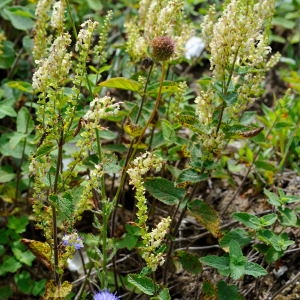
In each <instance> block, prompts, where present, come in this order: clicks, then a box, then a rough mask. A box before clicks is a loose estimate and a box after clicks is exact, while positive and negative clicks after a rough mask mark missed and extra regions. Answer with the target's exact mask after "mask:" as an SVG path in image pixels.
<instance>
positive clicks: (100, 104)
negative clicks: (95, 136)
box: [83, 96, 120, 129]
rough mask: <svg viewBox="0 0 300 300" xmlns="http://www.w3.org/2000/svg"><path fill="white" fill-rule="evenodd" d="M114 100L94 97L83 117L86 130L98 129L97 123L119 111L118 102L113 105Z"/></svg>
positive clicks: (105, 97) (106, 97)
mask: <svg viewBox="0 0 300 300" xmlns="http://www.w3.org/2000/svg"><path fill="white" fill-rule="evenodd" d="M114 101H115V99H114V98H111V97H108V96H104V97H102V98H99V97H96V98H95V99H94V100H93V101H91V103H90V109H89V110H88V111H87V113H86V114H85V115H84V117H83V119H84V120H85V121H86V127H87V128H93V129H96V128H99V121H100V120H101V119H103V118H105V117H108V116H112V115H115V114H116V113H117V112H118V111H119V109H120V102H118V103H114Z"/></svg>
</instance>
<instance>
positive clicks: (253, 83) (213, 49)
mask: <svg viewBox="0 0 300 300" xmlns="http://www.w3.org/2000/svg"><path fill="white" fill-rule="evenodd" d="M274 2H275V1H274V0H258V1H248V0H231V1H229V2H226V3H225V7H224V10H223V12H222V15H221V16H220V17H219V18H217V14H216V10H215V7H214V6H212V8H211V9H210V11H209V13H208V14H207V16H206V17H205V18H204V21H203V24H202V33H203V39H204V40H205V42H206V45H207V50H208V51H209V52H210V53H211V56H210V64H211V69H212V73H213V81H212V84H211V87H209V89H208V91H207V92H205V93H202V94H201V95H200V96H199V97H198V98H197V100H196V103H197V113H198V115H199V118H200V119H204V123H206V124H207V123H208V122H209V119H211V112H213V111H214V107H217V105H219V104H220V102H222V105H224V107H226V108H225V110H224V111H225V114H224V115H227V116H229V117H230V118H231V119H233V118H237V117H239V116H240V114H241V112H242V111H244V110H245V109H246V108H247V107H248V105H249V104H250V103H252V102H253V101H254V100H255V99H256V98H257V97H258V96H259V95H260V93H261V92H262V82H263V80H264V76H265V72H266V71H268V70H269V69H270V68H271V67H273V66H274V65H275V64H276V63H277V62H278V60H279V56H278V54H275V55H273V56H271V58H270V52H271V48H270V46H269V40H268V32H267V29H266V28H267V26H268V22H269V21H270V18H271V17H272V14H273V11H274ZM215 84H217V85H218V86H221V93H220V91H219V92H218V93H216V92H215V88H214V86H215ZM229 93H230V94H231V95H233V96H234V95H236V98H235V99H233V100H232V101H231V103H230V105H227V104H225V102H224V98H225V97H227V96H228V95H229ZM206 104H208V105H211V108H212V109H210V111H208V108H207V107H205V105H206Z"/></svg>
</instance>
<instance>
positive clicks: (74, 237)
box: [62, 231, 83, 250]
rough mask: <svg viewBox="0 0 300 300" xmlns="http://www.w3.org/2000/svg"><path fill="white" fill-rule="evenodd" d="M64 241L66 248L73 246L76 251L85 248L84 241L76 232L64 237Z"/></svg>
mask: <svg viewBox="0 0 300 300" xmlns="http://www.w3.org/2000/svg"><path fill="white" fill-rule="evenodd" d="M62 241H63V245H64V246H71V247H74V248H75V249H76V250H78V249H80V248H83V242H82V239H81V237H80V236H79V235H78V233H77V232H76V231H74V232H73V233H71V234H66V235H64V236H63V238H62Z"/></svg>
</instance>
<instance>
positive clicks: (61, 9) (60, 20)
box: [50, 0, 66, 32]
mask: <svg viewBox="0 0 300 300" xmlns="http://www.w3.org/2000/svg"><path fill="white" fill-rule="evenodd" d="M65 9H66V5H65V0H59V1H56V2H55V3H54V4H53V11H52V16H51V21H50V24H51V27H52V28H53V29H56V30H57V31H58V32H62V31H63V29H64V16H65Z"/></svg>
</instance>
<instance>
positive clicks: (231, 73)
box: [216, 48, 239, 136]
mask: <svg viewBox="0 0 300 300" xmlns="http://www.w3.org/2000/svg"><path fill="white" fill-rule="evenodd" d="M238 53H239V48H238V49H237V51H236V52H235V55H234V59H233V63H232V66H231V69H230V71H229V76H228V79H227V81H226V83H225V78H224V80H223V91H222V92H223V95H224V97H226V96H227V93H228V88H229V85H230V82H231V79H232V76H233V72H234V66H235V63H236V60H237V57H238ZM222 100H223V104H222V106H221V111H220V113H219V120H218V125H217V130H216V136H217V134H218V132H219V130H220V127H221V124H222V119H223V115H224V110H225V107H226V105H225V103H224V101H225V100H224V99H222Z"/></svg>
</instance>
